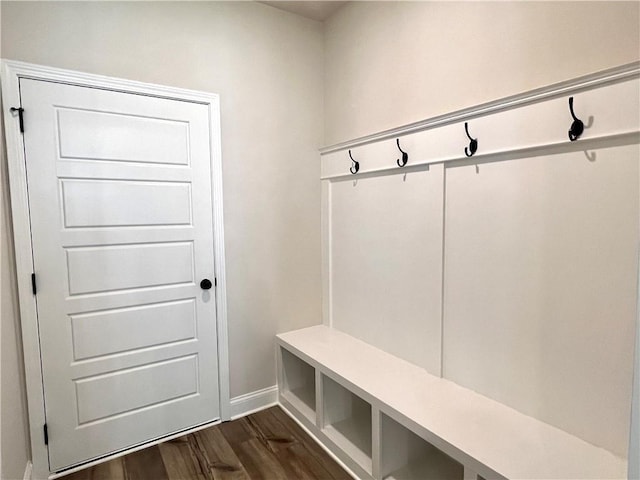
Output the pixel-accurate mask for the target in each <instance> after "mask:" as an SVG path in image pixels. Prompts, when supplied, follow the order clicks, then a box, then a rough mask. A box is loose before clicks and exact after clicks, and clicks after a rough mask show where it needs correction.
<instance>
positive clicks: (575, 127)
mask: <svg viewBox="0 0 640 480" xmlns="http://www.w3.org/2000/svg"><path fill="white" fill-rule="evenodd" d="M569 110H570V111H571V116H572V117H573V123H572V124H571V129H570V130H569V140H571V141H572V142H575V141H576V140H577V139H578V138H580V135H582V132H584V123H583V122H582V120H580V119H579V118H578V117H576V114H575V113H573V97H569Z"/></svg>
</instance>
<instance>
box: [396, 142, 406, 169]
mask: <svg viewBox="0 0 640 480" xmlns="http://www.w3.org/2000/svg"><path fill="white" fill-rule="evenodd" d="M396 144H397V145H398V150H400V151H401V152H402V160H400V159H398V160H396V163H397V164H398V166H399V167H404V166H405V165H406V164H407V162H408V161H409V154H408V153H407V152H405V151H404V150H402V149H401V148H400V139H399V138H396Z"/></svg>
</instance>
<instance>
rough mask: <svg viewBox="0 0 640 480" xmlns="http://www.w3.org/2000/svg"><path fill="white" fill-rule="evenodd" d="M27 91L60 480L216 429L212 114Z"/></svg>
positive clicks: (28, 84) (47, 390) (49, 397)
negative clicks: (64, 474)
mask: <svg viewBox="0 0 640 480" xmlns="http://www.w3.org/2000/svg"><path fill="white" fill-rule="evenodd" d="M20 90H21V100H22V106H23V107H24V109H25V111H28V112H29V114H28V115H29V128H28V129H27V131H26V132H25V137H24V141H25V153H26V159H27V176H28V187H29V202H30V211H31V227H32V241H33V255H34V266H35V267H34V268H35V272H36V276H37V281H38V294H37V297H36V298H37V308H38V323H39V330H40V343H41V352H42V368H43V378H44V395H45V405H46V419H47V425H48V429H49V460H50V468H51V470H52V471H58V470H61V469H63V468H66V467H68V466H71V465H75V464H78V463H82V462H85V461H88V460H91V459H92V458H95V457H99V456H102V455H106V454H108V453H110V452H114V451H118V450H121V449H124V448H127V447H130V446H133V445H136V444H139V443H142V442H145V441H149V440H152V439H154V438H157V437H160V436H163V435H167V434H170V433H173V432H176V431H179V430H182V429H186V428H189V427H193V426H196V425H199V424H202V423H205V422H209V421H213V420H216V419H217V418H218V417H219V399H218V391H219V389H218V366H217V338H216V318H215V295H214V293H213V291H205V290H201V289H200V287H199V282H200V280H201V279H202V278H210V279H213V277H214V265H213V226H212V204H211V172H210V147H209V145H210V139H209V116H208V109H207V107H206V106H205V105H201V104H197V103H191V102H181V101H175V100H169V99H163V98H155V97H150V96H142V95H135V94H127V93H122V92H113V91H108V90H101V89H93V88H87V87H79V86H71V85H65V84H59V83H50V82H43V81H36V80H26V79H21V81H20Z"/></svg>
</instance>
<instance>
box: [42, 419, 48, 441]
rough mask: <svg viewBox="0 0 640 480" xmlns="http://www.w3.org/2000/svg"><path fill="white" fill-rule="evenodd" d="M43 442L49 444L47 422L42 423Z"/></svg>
mask: <svg viewBox="0 0 640 480" xmlns="http://www.w3.org/2000/svg"><path fill="white" fill-rule="evenodd" d="M43 430H44V444H45V445H49V429H47V424H46V423H45V424H44V428H43Z"/></svg>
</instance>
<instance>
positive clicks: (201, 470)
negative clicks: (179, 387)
mask: <svg viewBox="0 0 640 480" xmlns="http://www.w3.org/2000/svg"><path fill="white" fill-rule="evenodd" d="M183 479H194V480H196V479H197V480H247V479H251V480H257V479H264V480H280V479H295V480H306V479H308V480H311V479H321V480H325V479H326V480H332V479H335V480H351V477H350V476H349V475H348V474H347V473H346V472H345V471H344V470H343V469H342V468H341V467H340V466H339V465H338V464H337V463H336V462H335V461H334V460H332V459H331V457H329V456H328V455H327V454H326V452H325V451H324V450H322V449H321V448H320V447H319V446H318V445H317V444H316V443H315V442H314V441H313V440H312V439H311V438H310V437H309V436H308V435H307V434H306V433H305V432H304V431H303V430H302V429H301V428H300V427H299V426H298V425H297V424H296V423H295V422H294V421H293V420H291V419H290V418H289V417H288V416H287V414H285V413H284V412H283V411H282V410H281V409H280V408H279V407H272V408H269V409H267V410H263V411H261V412H258V413H254V414H253V415H249V416H248V417H244V418H241V419H239V420H234V421H233V422H226V423H222V424H220V425H216V426H215V427H211V428H207V429H205V430H200V431H199V432H196V433H192V434H190V435H186V436H184V437H180V438H177V439H175V440H170V441H168V442H165V443H162V444H160V445H156V446H153V447H149V448H146V449H144V450H140V451H138V452H134V453H131V454H129V455H126V456H124V457H120V458H116V459H115V460H111V461H109V462H106V463H102V464H100V465H96V466H95V467H91V468H88V469H85V470H82V471H80V472H76V473H72V474H70V475H68V476H65V477H64V480H183Z"/></svg>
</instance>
